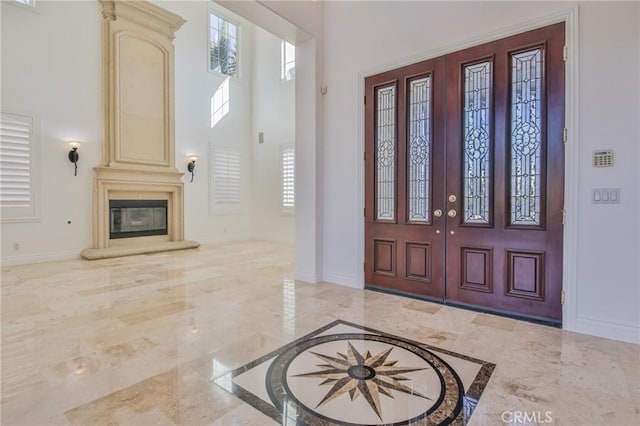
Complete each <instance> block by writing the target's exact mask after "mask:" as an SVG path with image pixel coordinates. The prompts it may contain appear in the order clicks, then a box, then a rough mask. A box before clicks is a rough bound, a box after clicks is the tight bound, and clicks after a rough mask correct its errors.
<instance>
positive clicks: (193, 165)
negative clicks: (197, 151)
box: [187, 155, 198, 182]
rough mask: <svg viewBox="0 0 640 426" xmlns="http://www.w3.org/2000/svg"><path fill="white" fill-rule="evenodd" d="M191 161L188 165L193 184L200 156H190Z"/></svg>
mask: <svg viewBox="0 0 640 426" xmlns="http://www.w3.org/2000/svg"><path fill="white" fill-rule="evenodd" d="M189 160H191V161H189V163H188V164H187V170H188V171H189V172H191V182H193V170H194V169H195V168H196V161H198V156H197V155H190V156H189Z"/></svg>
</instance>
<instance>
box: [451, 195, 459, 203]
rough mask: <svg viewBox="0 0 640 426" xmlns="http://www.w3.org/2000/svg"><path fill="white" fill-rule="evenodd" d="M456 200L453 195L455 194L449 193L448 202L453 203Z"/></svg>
mask: <svg viewBox="0 0 640 426" xmlns="http://www.w3.org/2000/svg"><path fill="white" fill-rule="evenodd" d="M456 200H457V198H456V196H455V195H453V194H451V195H449V202H450V203H455V202H456Z"/></svg>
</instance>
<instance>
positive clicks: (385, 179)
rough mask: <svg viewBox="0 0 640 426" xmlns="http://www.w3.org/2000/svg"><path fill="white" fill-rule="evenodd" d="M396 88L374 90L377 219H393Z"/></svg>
mask: <svg viewBox="0 0 640 426" xmlns="http://www.w3.org/2000/svg"><path fill="white" fill-rule="evenodd" d="M395 95H396V88H395V86H386V87H380V88H377V89H376V100H377V102H376V141H375V151H376V219H383V220H394V219H395V214H396V212H395V183H396V178H395V166H396V161H395V160H396V101H395Z"/></svg>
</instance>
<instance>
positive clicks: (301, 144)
mask: <svg viewBox="0 0 640 426" xmlns="http://www.w3.org/2000/svg"><path fill="white" fill-rule="evenodd" d="M218 3H220V4H223V5H224V6H225V7H227V8H229V9H231V10H233V11H235V12H236V13H238V14H241V15H242V16H244V17H246V18H247V19H250V20H251V21H252V22H253V23H254V24H256V25H259V26H261V27H262V28H265V29H267V30H269V31H270V32H272V33H273V34H276V35H278V36H279V37H281V38H284V39H287V40H295V44H296V84H295V85H296V226H295V234H296V244H295V245H296V271H295V278H296V279H298V280H303V281H308V282H318V281H321V280H322V263H323V262H322V255H323V250H322V247H323V241H322V238H323V217H322V215H323V214H324V209H323V207H322V203H323V184H324V182H323V173H324V169H323V138H324V127H323V125H322V123H323V122H324V109H323V102H324V99H323V97H322V95H320V86H321V85H322V84H323V82H324V25H323V19H324V18H323V17H324V5H325V2H323V1H294V2H292V1H277V0H276V1H273V0H267V1H259V2H253V1H223V0H219V1H218Z"/></svg>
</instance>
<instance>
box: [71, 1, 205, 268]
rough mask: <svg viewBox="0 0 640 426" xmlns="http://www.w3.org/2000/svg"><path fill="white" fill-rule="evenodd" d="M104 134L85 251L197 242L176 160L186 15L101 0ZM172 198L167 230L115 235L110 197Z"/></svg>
mask: <svg viewBox="0 0 640 426" xmlns="http://www.w3.org/2000/svg"><path fill="white" fill-rule="evenodd" d="M101 3H102V5H103V11H102V17H103V47H102V49H103V57H104V60H103V68H104V69H103V75H104V93H105V139H104V150H103V163H102V164H101V165H100V166H98V167H95V168H94V171H95V177H94V185H93V247H92V248H88V249H85V250H83V251H82V253H81V255H82V257H84V258H85V259H101V258H107V257H118V256H126V255H133V254H142V253H152V252H158V251H167V250H178V249H185V248H195V247H198V246H199V245H200V244H199V243H197V242H194V241H185V240H184V184H183V182H182V175H183V173H181V172H179V171H178V170H177V169H176V168H175V130H174V46H173V40H174V38H175V32H176V31H177V30H178V29H179V28H180V27H181V26H182V25H183V24H184V23H185V20H184V19H182V18H181V17H180V16H178V15H175V14H173V13H171V12H169V11H167V10H165V9H163V8H161V7H159V6H156V5H154V4H151V3H149V2H146V1H140V0H101ZM127 199H129V200H167V228H168V233H167V235H154V236H145V237H133V238H121V239H111V238H110V233H109V221H110V213H109V201H110V200H127Z"/></svg>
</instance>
